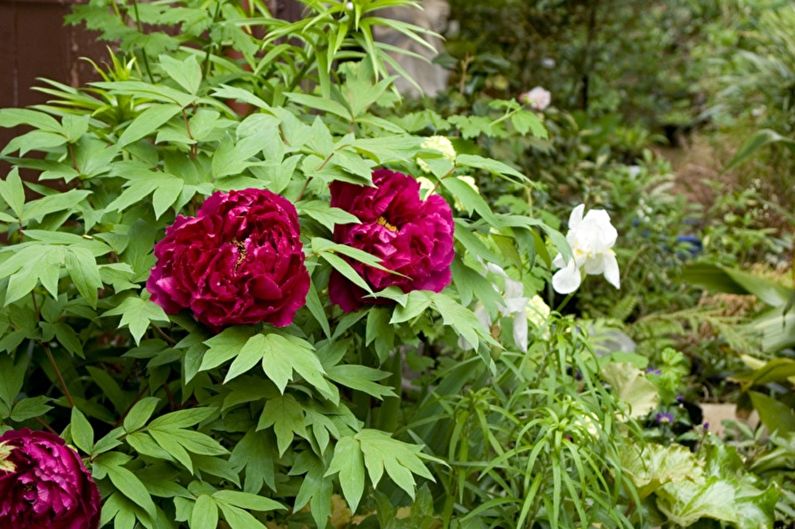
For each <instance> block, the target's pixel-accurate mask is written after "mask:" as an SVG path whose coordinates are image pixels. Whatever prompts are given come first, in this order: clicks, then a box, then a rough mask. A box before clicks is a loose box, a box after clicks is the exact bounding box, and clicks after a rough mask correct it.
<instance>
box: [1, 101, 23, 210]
mask: <svg viewBox="0 0 795 529" xmlns="http://www.w3.org/2000/svg"><path fill="white" fill-rule="evenodd" d="M3 110H6V109H3ZM0 196H2V197H3V200H5V202H6V204H8V207H10V208H11V210H12V211H13V212H14V213H16V215H17V218H18V219H21V218H22V207H23V206H24V205H25V188H24V187H23V186H22V179H21V178H19V169H17V168H16V167H14V168H13V169H11V171H10V172H9V173H8V176H6V178H5V180H2V181H0Z"/></svg>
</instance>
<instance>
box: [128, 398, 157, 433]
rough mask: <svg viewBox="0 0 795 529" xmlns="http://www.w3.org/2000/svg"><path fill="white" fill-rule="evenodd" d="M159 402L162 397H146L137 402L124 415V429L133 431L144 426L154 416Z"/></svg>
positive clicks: (129, 431)
mask: <svg viewBox="0 0 795 529" xmlns="http://www.w3.org/2000/svg"><path fill="white" fill-rule="evenodd" d="M159 402H160V399H158V398H157V397H144V398H142V399H141V400H139V401H138V402H136V403H135V406H133V407H132V408H130V411H129V412H127V415H126V416H125V417H124V431H125V432H127V433H132V432H135V431H136V430H140V429H141V428H143V427H144V425H145V424H146V422H147V421H148V420H149V419H150V418H151V417H152V414H153V413H154V412H155V408H156V407H157V405H158V403H159Z"/></svg>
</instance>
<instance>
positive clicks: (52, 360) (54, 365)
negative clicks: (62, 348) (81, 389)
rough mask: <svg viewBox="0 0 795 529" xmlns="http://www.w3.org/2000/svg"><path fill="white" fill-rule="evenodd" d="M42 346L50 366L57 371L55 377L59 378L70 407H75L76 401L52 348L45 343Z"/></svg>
mask: <svg viewBox="0 0 795 529" xmlns="http://www.w3.org/2000/svg"><path fill="white" fill-rule="evenodd" d="M41 346H42V347H43V348H44V352H45V353H47V358H48V359H49V361H50V365H51V366H52V368H53V370H55V376H56V377H57V378H58V382H59V384H60V386H61V391H63V394H64V396H66V400H67V401H68V402H69V407H70V408H74V407H75V400H74V399H73V398H72V394H71V393H69V388H68V387H67V385H66V381H65V380H64V378H63V373H61V368H60V367H58V363H57V362H56V361H55V357H54V356H53V355H52V351H50V346H49V345H47V344H45V343H43V342H42V344H41Z"/></svg>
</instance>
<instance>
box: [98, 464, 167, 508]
mask: <svg viewBox="0 0 795 529" xmlns="http://www.w3.org/2000/svg"><path fill="white" fill-rule="evenodd" d="M104 468H105V470H106V471H107V473H108V477H109V478H110V481H111V483H113V486H114V487H116V489H117V490H118V491H119V492H121V493H122V494H124V496H126V497H127V498H129V499H130V500H132V501H133V503H135V504H136V505H138V506H139V507H141V508H142V509H143V510H144V511H145V512H146V513H147V514H148V515H149V516H150V517H152V518H155V517H156V512H155V511H156V509H155V504H154V503H153V502H152V497H151V496H150V495H149V491H147V490H146V486H144V484H143V483H142V482H141V480H140V479H139V478H138V476H136V475H135V474H133V473H132V472H130V471H129V470H127V469H126V468H124V467H122V466H118V465H107V466H105V467H104Z"/></svg>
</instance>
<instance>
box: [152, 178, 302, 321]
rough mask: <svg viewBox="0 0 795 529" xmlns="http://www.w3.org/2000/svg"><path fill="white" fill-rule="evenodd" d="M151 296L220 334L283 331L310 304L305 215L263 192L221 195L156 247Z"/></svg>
mask: <svg viewBox="0 0 795 529" xmlns="http://www.w3.org/2000/svg"><path fill="white" fill-rule="evenodd" d="M155 256H156V257H157V264H156V265H155V267H154V269H152V273H151V275H150V276H149V280H148V281H147V283H146V288H147V289H148V290H149V292H151V293H152V301H154V302H155V303H157V304H158V305H160V306H161V307H163V309H164V310H165V311H166V312H168V313H170V314H174V313H177V312H179V311H180V310H183V309H189V310H190V311H191V312H193V316H194V317H195V318H196V319H197V320H198V321H200V322H202V323H204V324H205V325H207V326H209V327H210V328H212V329H214V330H218V329H221V328H223V327H226V326H228V325H245V324H254V323H260V322H267V323H271V324H273V325H275V326H277V327H284V326H286V325H289V324H290V323H292V321H293V317H294V316H295V313H296V311H297V310H298V309H300V308H301V307H303V306H304V303H305V302H306V293H307V291H308V290H309V273H308V272H307V270H306V266H304V250H303V246H302V244H301V239H300V234H299V225H298V214H297V213H296V211H295V206H293V205H292V204H291V203H290V202H289V201H287V200H286V199H284V198H283V197H280V196H278V195H275V194H273V193H271V192H270V191H267V190H264V189H244V190H242V191H230V192H229V193H220V192H217V193H215V194H213V195H212V196H211V197H210V198H208V199H207V200H206V201H205V202H204V204H203V205H202V206H201V208H199V211H198V212H197V214H196V216H195V217H184V216H182V215H180V216H179V217H177V219H176V220H175V221H174V224H172V225H171V226H169V227H168V229H166V236H165V238H164V239H163V240H161V241H160V242H158V243H157V244H156V245H155Z"/></svg>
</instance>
